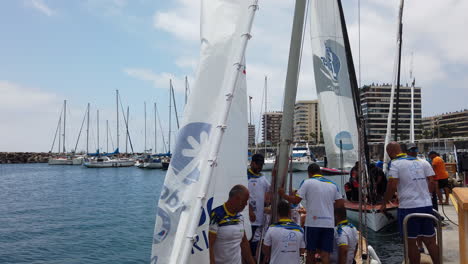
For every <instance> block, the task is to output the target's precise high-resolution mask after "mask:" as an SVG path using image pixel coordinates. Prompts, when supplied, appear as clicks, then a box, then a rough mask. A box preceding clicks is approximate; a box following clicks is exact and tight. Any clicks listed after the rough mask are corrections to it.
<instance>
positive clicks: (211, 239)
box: [208, 231, 216, 264]
mask: <svg viewBox="0 0 468 264" xmlns="http://www.w3.org/2000/svg"><path fill="white" fill-rule="evenodd" d="M208 241H209V243H210V264H215V257H214V249H213V248H214V244H215V242H216V233H214V232H212V231H209V232H208Z"/></svg>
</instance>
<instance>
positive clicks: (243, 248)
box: [210, 232, 255, 264]
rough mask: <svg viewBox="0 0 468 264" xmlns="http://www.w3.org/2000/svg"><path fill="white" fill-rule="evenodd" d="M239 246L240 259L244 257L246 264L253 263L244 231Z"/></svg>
mask: <svg viewBox="0 0 468 264" xmlns="http://www.w3.org/2000/svg"><path fill="white" fill-rule="evenodd" d="M240 246H241V254H242V259H244V261H245V262H246V263H247V264H255V260H254V258H253V257H252V252H251V251H250V245H249V241H248V240H247V236H246V235H245V232H244V237H243V238H242V242H241V244H240ZM210 248H211V245H210Z"/></svg>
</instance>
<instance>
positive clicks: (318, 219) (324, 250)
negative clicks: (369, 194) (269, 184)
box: [278, 163, 344, 264]
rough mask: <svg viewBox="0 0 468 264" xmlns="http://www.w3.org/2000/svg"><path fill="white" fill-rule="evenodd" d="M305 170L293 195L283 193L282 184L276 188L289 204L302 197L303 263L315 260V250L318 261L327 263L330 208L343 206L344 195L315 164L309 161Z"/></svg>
mask: <svg viewBox="0 0 468 264" xmlns="http://www.w3.org/2000/svg"><path fill="white" fill-rule="evenodd" d="M307 173H308V174H309V179H306V180H304V181H303V182H302V183H301V187H299V191H298V192H297V194H296V195H287V194H286V193H285V192H284V189H283V188H280V189H279V190H278V194H279V195H280V197H282V198H283V199H285V200H287V201H288V202H290V203H293V204H298V203H300V202H301V201H302V200H305V201H306V205H305V207H306V211H307V216H306V221H305V241H306V249H307V262H306V263H307V264H313V263H315V254H316V253H319V254H320V257H321V262H322V263H324V264H328V263H330V253H331V252H332V251H333V240H334V233H335V229H334V228H335V217H334V208H337V207H342V208H344V199H343V196H342V195H341V194H340V191H339V189H338V187H337V186H336V184H335V183H334V182H332V181H330V180H328V179H326V178H324V177H323V176H322V175H321V174H320V173H321V170H320V166H319V165H317V164H316V163H312V164H310V165H309V168H308V169H307Z"/></svg>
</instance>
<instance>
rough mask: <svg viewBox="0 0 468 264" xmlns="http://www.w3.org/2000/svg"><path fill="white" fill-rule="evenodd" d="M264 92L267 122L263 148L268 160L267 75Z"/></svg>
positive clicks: (264, 115) (265, 121) (265, 122)
mask: <svg viewBox="0 0 468 264" xmlns="http://www.w3.org/2000/svg"><path fill="white" fill-rule="evenodd" d="M264 90H265V113H264V114H263V118H264V119H265V120H264V122H263V123H264V124H265V128H264V129H263V130H264V131H263V133H264V134H265V139H264V140H263V141H264V142H263V145H264V146H263V147H264V148H265V158H266V155H267V136H268V133H267V131H268V124H267V122H268V118H267V117H268V115H267V111H268V110H267V109H268V108H267V103H268V101H267V95H268V94H267V91H268V77H267V76H266V75H265V88H264Z"/></svg>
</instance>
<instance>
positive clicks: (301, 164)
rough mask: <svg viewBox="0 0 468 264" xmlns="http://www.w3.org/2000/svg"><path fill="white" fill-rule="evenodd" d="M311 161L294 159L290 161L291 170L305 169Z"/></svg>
mask: <svg viewBox="0 0 468 264" xmlns="http://www.w3.org/2000/svg"><path fill="white" fill-rule="evenodd" d="M311 163H312V162H310V161H295V160H293V162H292V167H293V171H307V169H308V168H309V165H310V164H311Z"/></svg>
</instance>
